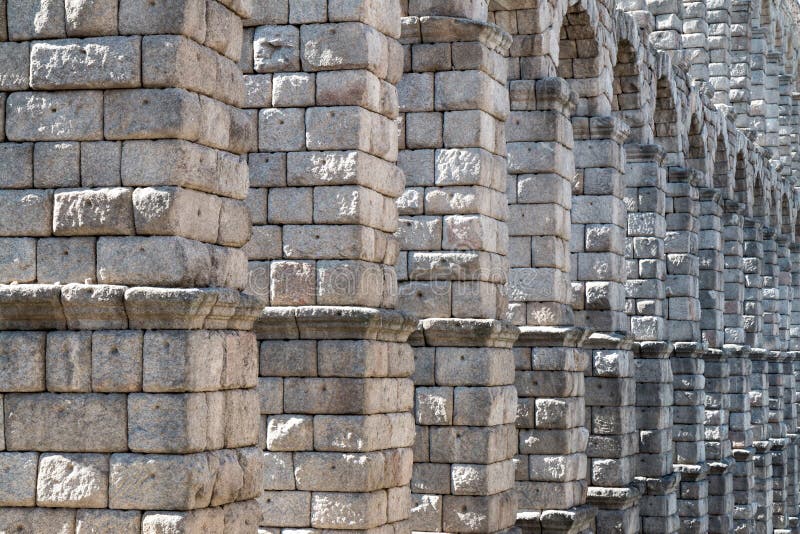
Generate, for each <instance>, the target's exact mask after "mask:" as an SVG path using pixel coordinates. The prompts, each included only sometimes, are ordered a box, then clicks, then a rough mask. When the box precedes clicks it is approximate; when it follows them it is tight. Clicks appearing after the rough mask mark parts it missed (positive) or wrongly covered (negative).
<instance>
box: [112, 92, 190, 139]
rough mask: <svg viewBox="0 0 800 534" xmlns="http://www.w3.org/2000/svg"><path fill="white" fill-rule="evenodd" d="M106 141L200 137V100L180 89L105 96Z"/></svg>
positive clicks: (116, 93)
mask: <svg viewBox="0 0 800 534" xmlns="http://www.w3.org/2000/svg"><path fill="white" fill-rule="evenodd" d="M104 104H105V105H104V107H105V117H104V121H103V122H104V134H105V138H106V139H108V140H123V139H184V140H187V141H195V140H197V139H198V137H199V136H200V121H199V117H200V115H201V109H200V99H199V97H198V96H197V95H196V94H194V93H190V92H188V91H186V90H183V89H136V90H122V91H107V92H106V93H105V101H104Z"/></svg>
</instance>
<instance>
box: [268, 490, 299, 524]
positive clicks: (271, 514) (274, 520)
mask: <svg viewBox="0 0 800 534" xmlns="http://www.w3.org/2000/svg"><path fill="white" fill-rule="evenodd" d="M258 502H259V504H260V505H261V512H262V514H263V518H262V520H261V523H262V524H264V525H268V526H270V527H310V526H311V492H309V491H265V492H264V494H263V495H262V496H261V497H259V499H258Z"/></svg>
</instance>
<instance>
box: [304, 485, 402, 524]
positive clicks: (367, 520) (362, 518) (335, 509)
mask: <svg viewBox="0 0 800 534" xmlns="http://www.w3.org/2000/svg"><path fill="white" fill-rule="evenodd" d="M386 511H387V497H386V492H385V491H375V492H372V493H324V492H316V493H314V494H313V495H312V499H311V526H313V527H315V528H334V529H335V528H342V527H345V526H347V527H350V528H357V529H369V528H374V527H377V526H380V525H383V524H384V523H385V521H386Z"/></svg>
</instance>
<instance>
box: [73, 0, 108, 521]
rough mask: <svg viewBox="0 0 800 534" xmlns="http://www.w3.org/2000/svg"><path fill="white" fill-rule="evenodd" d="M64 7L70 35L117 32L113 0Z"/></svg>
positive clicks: (78, 2) (79, 0)
mask: <svg viewBox="0 0 800 534" xmlns="http://www.w3.org/2000/svg"><path fill="white" fill-rule="evenodd" d="M64 8H65V13H66V30H67V35H69V36H70V37H90V36H98V35H116V34H117V18H118V17H117V13H118V8H117V2H116V1H114V0H65V1H64ZM79 523H80V519H79ZM79 529H80V527H79Z"/></svg>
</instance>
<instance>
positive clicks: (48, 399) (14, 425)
mask: <svg viewBox="0 0 800 534" xmlns="http://www.w3.org/2000/svg"><path fill="white" fill-rule="evenodd" d="M4 405H5V409H6V410H7V413H8V416H7V417H6V423H5V432H6V448H7V449H8V450H28V451H33V450H40V451H49V452H62V451H63V452H69V451H76V450H79V451H85V452H113V451H124V450H127V448H128V444H127V428H126V427H127V423H126V420H127V416H126V402H125V396H124V395H114V394H112V395H99V394H73V393H43V394H9V395H6V396H5V397H4ZM86 436H93V439H91V440H89V441H87V440H86Z"/></svg>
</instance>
